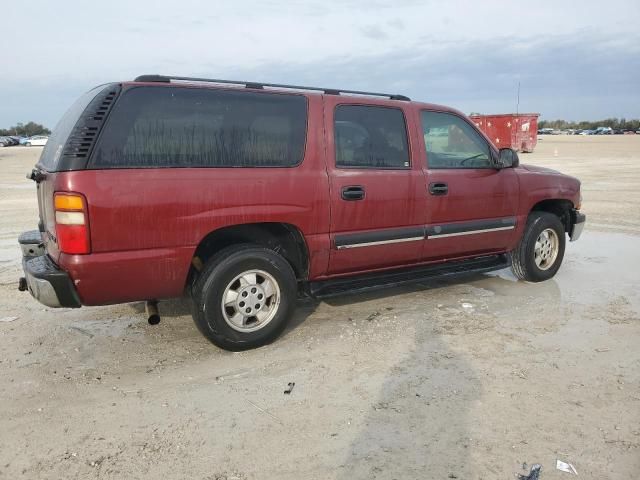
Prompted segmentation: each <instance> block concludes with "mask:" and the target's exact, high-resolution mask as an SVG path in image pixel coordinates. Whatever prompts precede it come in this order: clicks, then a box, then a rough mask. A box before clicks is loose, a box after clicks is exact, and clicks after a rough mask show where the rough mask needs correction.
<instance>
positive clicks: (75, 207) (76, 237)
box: [53, 193, 91, 254]
mask: <svg viewBox="0 0 640 480" xmlns="http://www.w3.org/2000/svg"><path fill="white" fill-rule="evenodd" d="M53 204H54V207H55V212H56V237H58V248H59V249H60V251H61V252H64V253H71V254H77V253H89V252H90V251H91V242H90V239H89V218H88V216H87V202H86V200H85V199H84V197H83V196H82V195H80V194H79V193H56V194H55V195H54V196H53Z"/></svg>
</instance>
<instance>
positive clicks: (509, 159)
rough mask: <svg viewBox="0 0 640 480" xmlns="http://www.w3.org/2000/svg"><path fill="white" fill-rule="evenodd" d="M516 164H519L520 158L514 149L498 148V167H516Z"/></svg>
mask: <svg viewBox="0 0 640 480" xmlns="http://www.w3.org/2000/svg"><path fill="white" fill-rule="evenodd" d="M518 165H520V159H519V158H518V154H517V153H516V151H515V150H513V149H511V148H501V149H500V159H499V161H498V168H516V167H517V166H518Z"/></svg>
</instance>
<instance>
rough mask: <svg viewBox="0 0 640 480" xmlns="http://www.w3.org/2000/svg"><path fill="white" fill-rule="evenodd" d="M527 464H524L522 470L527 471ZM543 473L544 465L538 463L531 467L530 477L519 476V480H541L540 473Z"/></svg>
mask: <svg viewBox="0 0 640 480" xmlns="http://www.w3.org/2000/svg"><path fill="white" fill-rule="evenodd" d="M526 466H527V464H526V463H523V464H522V469H523V470H526ZM541 471H542V465H540V464H539V463H536V464H534V465H532V466H531V471H530V472H529V474H528V475H522V474H518V480H538V479H539V478H540V472H541Z"/></svg>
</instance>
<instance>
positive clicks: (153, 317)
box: [144, 300, 160, 325]
mask: <svg viewBox="0 0 640 480" xmlns="http://www.w3.org/2000/svg"><path fill="white" fill-rule="evenodd" d="M144 310H145V312H147V321H148V322H149V325H158V324H159V323H160V313H159V312H158V301H157V300H147V302H146V303H145V306H144Z"/></svg>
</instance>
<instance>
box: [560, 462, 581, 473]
mask: <svg viewBox="0 0 640 480" xmlns="http://www.w3.org/2000/svg"><path fill="white" fill-rule="evenodd" d="M556 469H558V470H560V471H561V472H565V473H572V474H573V475H578V472H577V471H576V469H575V468H573V465H571V464H570V463H565V462H563V461H562V460H556Z"/></svg>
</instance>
